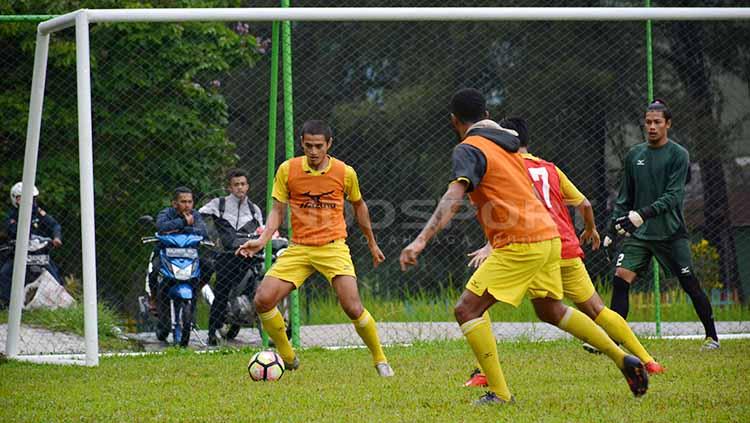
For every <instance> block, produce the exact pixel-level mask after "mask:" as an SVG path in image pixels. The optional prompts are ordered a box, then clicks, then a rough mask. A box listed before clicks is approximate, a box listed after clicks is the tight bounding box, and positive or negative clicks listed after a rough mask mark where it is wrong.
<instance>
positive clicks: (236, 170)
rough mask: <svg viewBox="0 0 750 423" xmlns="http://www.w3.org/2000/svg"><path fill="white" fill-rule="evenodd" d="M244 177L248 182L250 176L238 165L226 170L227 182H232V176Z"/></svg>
mask: <svg viewBox="0 0 750 423" xmlns="http://www.w3.org/2000/svg"><path fill="white" fill-rule="evenodd" d="M242 176H244V177H245V180H246V181H247V182H250V178H248V177H247V172H245V170H244V169H240V168H238V167H235V168H232V169H229V170H227V183H230V182H232V178H239V177H242Z"/></svg>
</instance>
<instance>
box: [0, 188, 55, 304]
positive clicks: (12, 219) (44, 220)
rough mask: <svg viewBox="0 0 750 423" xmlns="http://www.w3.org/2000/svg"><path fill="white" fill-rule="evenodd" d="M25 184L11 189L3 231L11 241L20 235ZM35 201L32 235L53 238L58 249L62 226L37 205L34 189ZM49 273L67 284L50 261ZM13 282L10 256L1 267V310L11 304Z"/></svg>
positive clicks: (37, 193)
mask: <svg viewBox="0 0 750 423" xmlns="http://www.w3.org/2000/svg"><path fill="white" fill-rule="evenodd" d="M22 191H23V184H22V183H21V182H18V183H16V184H15V185H13V187H12V188H11V189H10V203H11V206H12V207H11V208H10V209H9V210H8V213H7V216H6V218H5V222H4V225H3V229H4V232H5V235H6V236H7V238H8V240H9V241H13V240H15V239H16V234H17V233H18V210H19V205H20V204H21V192H22ZM33 192H34V200H33V202H32V206H31V235H38V236H43V237H47V238H51V239H52V241H51V244H52V247H54V248H58V247H60V246H61V245H62V226H60V224H59V223H58V222H57V220H55V218H54V217H52V216H50V215H49V214H48V213H47V212H46V211H44V210H43V209H42V208H41V207H39V206H38V205H37V202H36V198H37V196H38V195H39V190H38V189H37V188H36V187H34V191H33ZM46 269H47V271H48V272H49V273H50V274H51V275H52V276H53V277H54V278H55V280H57V282H58V283H60V285H64V284H65V282H64V280H63V279H62V277H60V270H59V269H58V267H57V265H56V264H55V263H54V262H52V260H50V262H49V264H47V266H46ZM12 281H13V255H12V254H10V255H8V256H7V257H4V258H3V264H2V266H0V308H2V307H4V306H7V304H8V303H9V302H10V288H11V284H12Z"/></svg>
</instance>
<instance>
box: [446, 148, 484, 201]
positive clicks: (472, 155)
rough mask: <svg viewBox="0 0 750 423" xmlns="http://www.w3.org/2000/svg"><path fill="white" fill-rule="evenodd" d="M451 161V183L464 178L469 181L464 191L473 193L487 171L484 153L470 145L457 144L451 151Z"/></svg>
mask: <svg viewBox="0 0 750 423" xmlns="http://www.w3.org/2000/svg"><path fill="white" fill-rule="evenodd" d="M452 161H453V170H452V171H451V182H453V181H455V180H457V179H459V178H466V179H468V180H469V186H468V188H467V190H466V191H467V192H471V191H473V190H474V188H476V187H477V186H478V185H479V182H481V180H482V177H483V176H484V173H485V172H486V171H487V159H486V158H485V157H484V153H482V152H481V151H480V150H479V149H478V148H476V147H474V146H472V145H468V144H459V145H457V146H456V148H454V149H453V157H452Z"/></svg>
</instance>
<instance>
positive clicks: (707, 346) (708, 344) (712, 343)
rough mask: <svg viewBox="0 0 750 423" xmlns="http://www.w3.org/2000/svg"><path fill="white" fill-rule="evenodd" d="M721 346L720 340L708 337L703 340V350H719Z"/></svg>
mask: <svg viewBox="0 0 750 423" xmlns="http://www.w3.org/2000/svg"><path fill="white" fill-rule="evenodd" d="M719 348H721V344H719V341H717V340H715V339H711V338H706V340H705V341H703V345H702V346H701V351H713V350H718V349H719Z"/></svg>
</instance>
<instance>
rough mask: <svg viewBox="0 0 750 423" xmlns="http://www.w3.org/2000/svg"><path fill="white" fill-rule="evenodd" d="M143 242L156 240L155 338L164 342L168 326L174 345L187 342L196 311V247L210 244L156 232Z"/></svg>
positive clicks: (196, 238) (189, 236)
mask: <svg viewBox="0 0 750 423" xmlns="http://www.w3.org/2000/svg"><path fill="white" fill-rule="evenodd" d="M141 240H142V241H143V243H144V244H146V243H154V242H158V243H159V257H160V262H161V265H160V268H159V288H158V289H159V292H158V294H157V302H158V314H159V324H158V326H157V329H156V337H157V338H158V339H159V340H160V341H166V339H167V336H168V335H169V332H170V329H171V332H172V339H173V341H174V343H175V344H177V345H180V346H182V347H186V346H187V345H188V343H189V342H190V333H191V331H192V329H193V326H194V325H193V314H194V311H195V299H196V295H195V287H196V285H197V283H198V279H199V278H200V274H201V273H200V272H201V268H200V257H199V251H198V250H199V248H200V246H201V245H213V243H212V242H210V241H205V240H203V237H202V236H200V235H195V234H155V235H154V236H149V237H143V238H141Z"/></svg>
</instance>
